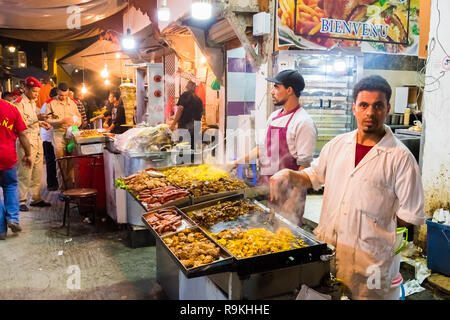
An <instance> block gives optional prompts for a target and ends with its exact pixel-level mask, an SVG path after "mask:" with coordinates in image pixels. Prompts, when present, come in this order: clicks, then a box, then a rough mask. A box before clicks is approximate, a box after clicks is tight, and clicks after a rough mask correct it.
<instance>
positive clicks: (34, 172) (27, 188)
mask: <svg viewBox="0 0 450 320" xmlns="http://www.w3.org/2000/svg"><path fill="white" fill-rule="evenodd" d="M41 86H42V85H41V83H40V82H39V81H38V80H37V79H35V78H33V77H28V78H26V79H25V84H24V88H25V93H24V94H23V95H22V96H21V97H19V98H17V99H16V100H15V101H14V103H15V104H16V105H17V108H18V109H19V111H20V113H21V114H22V117H23V119H24V121H25V124H26V125H27V127H28V128H27V130H25V134H26V135H27V138H28V140H29V142H30V146H31V161H32V162H33V166H32V167H31V168H28V167H27V166H25V165H23V163H24V162H23V161H20V160H22V158H23V157H24V156H25V154H26V153H25V150H24V149H23V148H21V147H20V146H17V156H18V158H19V163H18V165H17V173H18V179H19V197H20V211H28V210H29V209H28V207H27V200H28V192H31V196H32V201H31V204H30V205H31V206H32V207H34V206H36V207H48V206H50V203H48V202H46V201H44V200H43V199H42V198H41V194H40V192H41V176H42V163H43V157H44V153H43V150H42V141H41V138H40V137H39V128H43V129H45V130H48V129H50V128H51V126H50V125H49V124H48V123H47V122H45V121H44V120H46V118H47V117H46V116H45V115H42V114H40V113H38V111H39V110H38V109H37V107H36V100H37V98H38V96H39V90H40V88H41Z"/></svg>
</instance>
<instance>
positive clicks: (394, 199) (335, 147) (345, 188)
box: [270, 75, 425, 300]
mask: <svg viewBox="0 0 450 320" xmlns="http://www.w3.org/2000/svg"><path fill="white" fill-rule="evenodd" d="M391 94H392V89H391V87H390V85H389V83H388V82H387V81H386V80H385V79H384V78H382V77H380V76H376V75H375V76H370V77H367V78H363V79H361V80H360V81H359V82H358V83H357V84H356V85H355V87H354V89H353V101H354V102H353V114H354V116H355V118H356V122H357V129H356V130H354V131H351V132H348V133H344V134H341V135H338V136H337V137H335V138H334V139H333V140H331V141H330V142H328V143H327V144H326V145H325V146H324V147H323V148H322V151H321V152H320V156H319V158H317V159H315V160H314V161H313V163H312V164H311V167H309V168H307V169H305V170H303V171H301V172H298V171H293V170H289V169H285V170H282V171H280V172H278V173H277V174H275V175H274V176H273V177H272V178H271V179H270V196H271V198H272V199H277V198H278V197H280V195H282V194H283V193H285V192H286V190H288V189H290V188H292V187H298V188H311V187H313V188H314V189H315V190H318V189H320V188H322V186H323V185H325V189H324V194H323V205H322V212H321V215H320V221H319V225H318V226H317V228H316V229H315V230H314V233H315V234H316V236H317V237H318V238H319V239H320V240H322V241H324V242H327V243H328V244H330V245H332V246H334V247H335V248H336V256H335V264H336V276H337V278H339V279H342V281H343V283H344V285H345V286H346V287H347V288H349V290H350V295H351V298H352V299H394V300H398V299H399V297H398V292H396V289H393V288H391V284H392V280H393V278H395V276H396V275H397V274H398V272H399V270H392V271H391V268H392V267H393V266H394V244H395V242H396V229H397V226H408V225H409V224H414V225H420V224H423V223H424V221H425V214H424V193H423V186H422V179H421V176H420V171H419V166H418V165H417V162H416V160H415V158H414V156H413V155H412V154H411V152H410V151H409V150H408V149H407V147H406V146H405V145H404V144H403V143H402V142H400V141H399V140H398V139H397V138H396V137H395V136H394V134H393V133H392V131H391V129H390V128H389V127H388V126H386V125H385V124H384V122H385V120H386V116H387V115H388V114H389V110H390V107H391V106H390V104H389V99H390V98H391Z"/></svg>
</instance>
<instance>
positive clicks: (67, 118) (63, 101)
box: [46, 82, 81, 189]
mask: <svg viewBox="0 0 450 320" xmlns="http://www.w3.org/2000/svg"><path fill="white" fill-rule="evenodd" d="M57 88H58V90H57V96H56V99H53V100H52V101H50V102H49V103H48V104H47V110H46V111H47V113H46V114H47V115H48V116H49V118H48V120H47V122H48V123H50V124H51V125H52V126H53V129H54V131H53V148H54V149H55V156H56V158H62V157H64V155H65V154H66V152H67V145H68V144H69V139H68V138H67V137H66V133H67V130H68V129H69V128H70V127H71V126H73V125H76V126H80V125H81V114H80V112H79V111H78V107H77V105H76V104H75V102H73V101H72V99H70V98H69V86H68V85H67V83H65V82H60V83H59V84H58V87H57ZM62 170H63V172H59V177H58V180H59V187H60V188H63V189H65V188H71V187H72V186H71V185H66V186H65V185H64V183H63V180H62V176H63V175H64V176H65V177H67V178H68V179H69V180H71V181H72V179H70V178H69V175H71V174H72V170H71V167H70V163H67V166H64V167H63V168H62ZM58 171H59V170H58Z"/></svg>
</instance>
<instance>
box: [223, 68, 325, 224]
mask: <svg viewBox="0 0 450 320" xmlns="http://www.w3.org/2000/svg"><path fill="white" fill-rule="evenodd" d="M266 80H267V81H269V82H273V83H274V85H273V89H272V91H271V94H272V99H273V103H274V105H275V106H282V108H281V109H278V110H276V111H274V112H273V113H272V114H271V115H270V116H269V119H268V120H267V130H266V135H265V141H264V147H263V152H262V153H261V155H260V152H259V149H260V148H259V146H257V147H256V148H255V149H254V150H252V151H251V152H250V153H249V154H247V155H245V156H244V157H243V158H242V159H238V160H236V161H234V162H233V163H232V165H233V166H236V165H238V164H241V163H247V162H248V161H249V160H250V159H255V158H256V157H260V160H261V178H260V181H259V182H260V184H262V185H268V184H269V179H270V177H271V176H272V175H274V174H275V173H277V172H278V171H280V170H282V169H291V170H303V169H304V168H307V167H309V166H310V163H311V161H312V160H313V154H314V149H315V146H316V140H317V128H316V126H315V124H314V121H313V120H312V119H311V117H310V116H309V114H308V113H307V112H306V110H305V109H303V108H302V106H301V105H300V102H299V97H300V94H301V92H302V91H303V89H304V88H305V81H304V79H303V77H302V75H301V74H300V73H299V72H298V71H296V70H283V71H281V72H280V73H278V74H277V76H276V77H275V78H268V79H266ZM305 201H306V190H300V189H296V188H292V189H290V190H289V191H288V192H286V193H285V194H284V195H283V197H282V198H281V199H279V201H278V202H277V203H274V205H275V206H276V207H277V210H278V211H279V212H281V213H283V214H284V216H285V217H286V218H288V219H289V220H291V221H292V222H294V223H296V224H298V225H302V217H303V212H304V206H305Z"/></svg>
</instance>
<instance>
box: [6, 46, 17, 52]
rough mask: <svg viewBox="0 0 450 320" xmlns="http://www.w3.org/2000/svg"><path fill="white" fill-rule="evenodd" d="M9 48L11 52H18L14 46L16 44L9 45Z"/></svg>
mask: <svg viewBox="0 0 450 320" xmlns="http://www.w3.org/2000/svg"><path fill="white" fill-rule="evenodd" d="M8 50H9V52H11V53H14V52H16V47H14V46H9V47H8Z"/></svg>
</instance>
